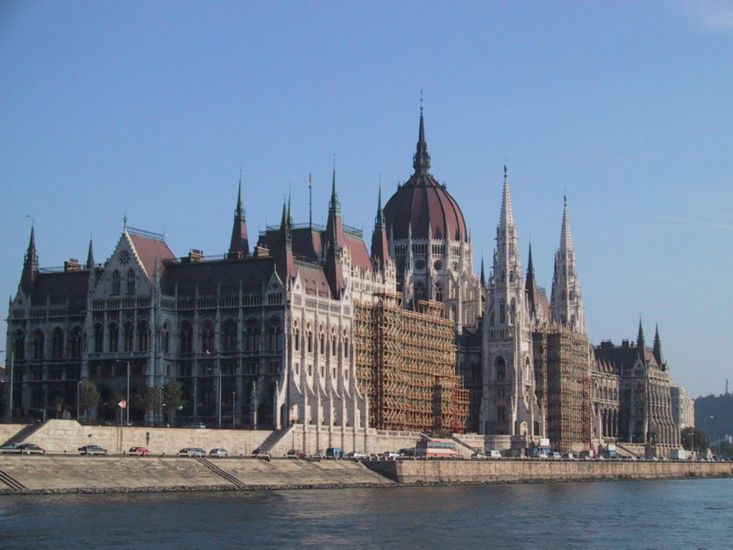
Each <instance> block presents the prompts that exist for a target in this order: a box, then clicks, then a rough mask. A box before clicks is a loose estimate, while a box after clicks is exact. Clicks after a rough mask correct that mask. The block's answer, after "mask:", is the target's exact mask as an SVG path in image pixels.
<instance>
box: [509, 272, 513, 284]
mask: <svg viewBox="0 0 733 550" xmlns="http://www.w3.org/2000/svg"><path fill="white" fill-rule="evenodd" d="M509 282H510V283H513V282H514V270H513V269H512V270H511V271H510V272H509Z"/></svg>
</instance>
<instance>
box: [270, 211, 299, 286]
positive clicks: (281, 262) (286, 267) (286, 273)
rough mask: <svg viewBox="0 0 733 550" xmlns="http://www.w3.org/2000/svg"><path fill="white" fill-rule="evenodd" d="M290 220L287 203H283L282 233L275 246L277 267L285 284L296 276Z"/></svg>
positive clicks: (279, 234) (280, 232)
mask: <svg viewBox="0 0 733 550" xmlns="http://www.w3.org/2000/svg"><path fill="white" fill-rule="evenodd" d="M290 230H291V227H290V219H289V216H288V211H287V203H285V202H283V212H282V217H281V218H280V231H278V236H277V244H276V246H275V251H274V254H273V255H274V256H275V266H276V267H277V271H278V273H279V274H280V277H281V278H282V280H283V282H287V279H288V278H289V277H294V276H295V261H294V258H293V237H292V233H291V231H290Z"/></svg>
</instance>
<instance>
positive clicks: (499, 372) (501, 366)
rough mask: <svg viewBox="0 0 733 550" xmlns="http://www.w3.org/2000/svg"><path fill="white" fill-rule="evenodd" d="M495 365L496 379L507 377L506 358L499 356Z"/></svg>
mask: <svg viewBox="0 0 733 550" xmlns="http://www.w3.org/2000/svg"><path fill="white" fill-rule="evenodd" d="M494 365H495V366H496V379H497V380H504V379H506V361H504V358H503V357H501V356H499V357H497V358H496V361H494Z"/></svg>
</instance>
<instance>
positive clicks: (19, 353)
mask: <svg viewBox="0 0 733 550" xmlns="http://www.w3.org/2000/svg"><path fill="white" fill-rule="evenodd" d="M13 357H14V359H16V360H18V361H22V360H23V359H25V332H23V331H22V330H17V331H16V332H15V345H14V347H13Z"/></svg>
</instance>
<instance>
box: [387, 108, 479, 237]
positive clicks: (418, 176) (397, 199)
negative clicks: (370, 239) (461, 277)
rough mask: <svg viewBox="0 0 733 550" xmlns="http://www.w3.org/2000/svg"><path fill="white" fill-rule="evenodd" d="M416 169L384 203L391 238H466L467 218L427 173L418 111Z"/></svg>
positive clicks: (452, 199)
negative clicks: (429, 233)
mask: <svg viewBox="0 0 733 550" xmlns="http://www.w3.org/2000/svg"><path fill="white" fill-rule="evenodd" d="M413 166H414V168H415V173H414V174H413V175H412V177H410V179H409V180H408V181H407V182H406V183H404V184H402V185H400V186H399V188H398V189H397V192H396V193H395V194H394V195H392V197H391V198H390V199H389V201H387V204H386V205H385V206H384V217H385V219H386V222H387V234H388V235H390V238H391V239H393V240H401V239H407V237H408V235H409V233H410V231H412V238H413V239H427V238H428V228H429V229H430V232H431V235H430V238H432V239H440V240H450V241H466V240H467V234H468V232H467V231H466V222H465V220H464V219H463V213H462V212H461V209H460V207H459V206H458V203H457V202H456V200H455V199H454V198H453V197H452V196H451V195H450V193H448V191H446V189H445V186H444V185H441V184H439V183H438V182H437V181H436V180H435V178H434V177H433V176H432V175H431V174H430V172H429V169H430V155H429V154H428V147H427V143H426V142H425V126H424V123H423V115H422V110H421V111H420V133H419V137H418V141H417V152H416V153H415V158H414V161H413Z"/></svg>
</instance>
